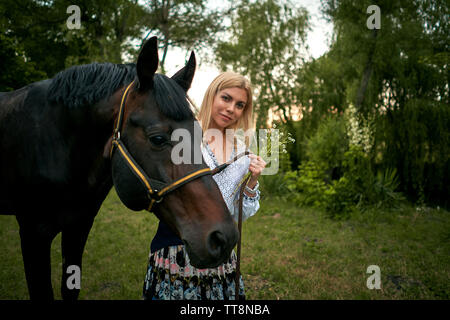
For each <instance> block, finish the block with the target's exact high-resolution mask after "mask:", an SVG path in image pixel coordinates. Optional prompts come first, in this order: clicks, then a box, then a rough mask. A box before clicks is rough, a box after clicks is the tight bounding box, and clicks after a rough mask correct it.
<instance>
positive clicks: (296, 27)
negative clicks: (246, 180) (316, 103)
mask: <svg viewBox="0 0 450 320" xmlns="http://www.w3.org/2000/svg"><path fill="white" fill-rule="evenodd" d="M307 28H308V24H307V13H306V10H305V9H304V8H299V7H296V6H294V5H293V4H292V3H290V2H285V1H284V4H282V2H281V1H278V0H264V1H256V2H254V1H249V0H242V1H241V2H240V3H239V4H238V5H236V10H235V11H233V14H232V15H231V27H230V29H231V30H230V31H229V33H230V37H229V40H226V41H220V42H219V44H218V45H217V47H216V49H215V52H216V55H217V60H218V64H219V65H220V68H221V69H223V70H226V69H229V68H231V69H233V70H234V71H236V72H239V73H241V74H244V75H247V76H248V77H249V78H250V81H251V82H252V84H253V87H254V89H255V96H256V98H257V99H256V102H257V103H256V105H255V111H256V113H257V114H258V118H257V127H262V126H265V122H266V120H267V116H268V111H269V109H274V110H275V111H279V112H280V113H281V115H282V120H283V121H285V122H286V121H287V122H288V123H289V122H290V120H291V112H290V111H291V108H292V107H293V106H295V105H296V104H297V100H296V96H295V95H294V94H293V93H294V90H293V88H294V85H295V81H296V74H297V70H298V69H299V68H300V67H301V65H302V63H303V57H302V55H301V50H302V49H305V46H304V43H305V39H306V31H307ZM288 125H289V124H288Z"/></svg>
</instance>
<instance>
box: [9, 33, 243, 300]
mask: <svg viewBox="0 0 450 320" xmlns="http://www.w3.org/2000/svg"><path fill="white" fill-rule="evenodd" d="M158 63H159V59H158V47H157V38H156V37H153V38H151V39H149V40H147V41H146V42H145V43H144V44H143V45H142V48H141V50H140V52H139V56H138V58H137V62H136V64H112V63H92V64H88V65H81V66H74V67H70V68H68V69H66V70H64V71H61V72H60V73H58V74H56V75H55V76H54V77H53V78H51V79H46V80H42V81H38V82H35V83H32V84H29V85H27V86H25V87H23V88H20V89H18V90H15V91H12V92H3V93H0V214H13V215H15V216H16V219H17V222H18V224H19V234H20V240H21V249H22V257H23V263H24V269H25V275H26V280H27V286H28V292H29V295H30V299H31V300H41V299H42V300H53V299H54V296H53V288H52V284H51V266H50V249H51V243H52V241H53V239H54V238H55V236H56V235H57V234H59V233H60V232H61V248H62V269H63V273H62V282H61V284H62V285H61V296H62V298H63V299H64V300H76V299H78V296H79V291H80V289H79V288H73V286H72V287H71V288H68V286H67V285H65V284H66V283H67V280H68V277H69V276H70V273H68V272H67V270H68V268H69V267H70V266H78V268H79V270H80V272H81V269H82V255H83V251H84V246H85V244H86V240H87V238H88V234H89V232H90V229H91V227H92V225H93V222H94V218H95V216H96V215H97V213H98V211H99V209H100V207H101V205H102V203H103V201H104V200H105V198H106V197H107V195H108V193H109V192H110V190H111V189H112V187H113V186H114V188H115V189H116V191H117V194H118V195H119V197H120V200H121V201H122V202H123V203H124V204H125V206H126V207H128V208H129V209H131V210H134V211H141V210H149V211H150V210H151V212H153V213H154V214H155V215H156V216H157V217H158V218H159V219H160V220H162V221H163V222H165V223H166V224H167V225H169V227H170V228H171V229H172V230H173V231H174V232H175V233H176V234H177V235H178V236H179V237H180V239H182V240H183V242H184V243H185V245H186V249H187V251H188V254H189V256H190V259H191V262H192V265H194V266H195V267H198V268H207V267H208V268H209V267H216V266H218V265H219V264H221V263H223V262H224V261H225V260H226V259H227V258H228V257H229V255H230V254H231V250H232V249H233V247H234V246H235V244H236V242H237V240H238V231H237V228H236V225H235V223H234V221H233V220H232V218H231V215H230V213H229V211H228V209H227V206H226V204H225V202H224V200H223V198H222V194H221V192H220V190H219V188H218V186H217V184H216V183H215V181H214V180H213V178H212V177H211V174H209V173H210V170H209V167H208V166H207V165H206V163H205V162H204V160H203V159H202V160H201V163H198V161H196V162H194V163H193V164H189V163H182V164H177V165H175V164H174V163H173V161H171V150H172V149H173V147H174V145H176V143H175V142H174V141H172V140H171V133H172V132H173V131H174V130H176V129H180V128H183V129H185V130H188V131H189V133H190V134H191V136H192V137H194V131H195V130H198V128H196V126H198V122H197V121H195V116H194V114H193V112H192V110H191V109H190V107H189V104H188V100H187V95H186V92H187V90H188V89H189V88H190V86H191V83H192V79H193V76H194V73H195V68H196V61H195V54H194V52H192V53H191V56H190V58H189V61H188V62H187V63H186V65H185V66H184V67H183V68H182V69H181V70H179V71H178V72H176V73H175V74H174V75H173V76H172V77H167V76H165V75H162V74H159V73H156V71H157V68H158ZM114 128H115V130H113V129H114ZM200 132H201V129H200ZM191 145H192V147H191V153H192V154H191V156H193V155H194V153H195V152H197V154H199V152H201V150H200V144H191ZM200 154H201V153H200ZM136 169H137V170H136ZM142 177H144V179H141V178H142ZM148 177H151V178H148ZM145 180H147V181H145ZM173 181H175V182H173ZM180 181H181V183H180ZM155 184H156V186H157V187H155ZM145 186H146V187H145ZM164 186H166V187H165V191H164V192H162V191H160V190H161V189H159V190H157V189H158V188H162V187H164ZM167 186H169V187H167ZM174 186H175V187H174ZM152 188H153V190H152ZM149 206H152V208H149Z"/></svg>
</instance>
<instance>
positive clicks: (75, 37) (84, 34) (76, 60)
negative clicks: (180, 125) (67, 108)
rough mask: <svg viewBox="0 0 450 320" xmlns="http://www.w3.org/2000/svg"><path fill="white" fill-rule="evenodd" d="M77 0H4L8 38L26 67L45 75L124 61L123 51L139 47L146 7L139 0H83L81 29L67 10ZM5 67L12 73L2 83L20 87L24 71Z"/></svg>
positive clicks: (0, 27) (3, 29) (2, 27)
mask: <svg viewBox="0 0 450 320" xmlns="http://www.w3.org/2000/svg"><path fill="white" fill-rule="evenodd" d="M72 4H73V1H70V0H54V1H33V0H3V1H2V2H0V33H1V34H2V35H3V40H4V39H9V40H10V41H9V45H10V46H12V48H13V49H14V51H15V55H16V56H21V57H23V59H24V61H26V64H27V68H29V67H31V66H32V68H33V69H34V70H36V71H37V72H38V73H37V74H40V78H41V79H44V78H51V77H53V76H54V75H55V74H56V73H57V72H59V71H61V70H64V69H65V68H67V67H69V66H72V65H77V64H83V63H91V62H93V61H98V62H105V61H108V62H113V63H121V62H122V55H123V53H125V52H127V51H129V52H132V53H134V52H136V49H134V48H133V47H131V44H130V43H131V40H133V39H136V38H139V39H140V38H141V30H142V29H143V28H144V24H145V23H146V12H145V10H144V8H143V7H142V6H141V5H140V4H139V3H138V1H137V0H118V1H114V2H112V1H107V0H79V1H77V2H76V5H77V6H79V8H80V11H81V28H80V29H73V30H70V29H69V28H68V27H67V19H68V18H69V14H68V13H67V12H66V11H67V8H68V7H69V6H70V5H72ZM5 50H6V48H5ZM10 57H11V56H10ZM2 62H3V61H2ZM6 72H7V73H8V74H9V75H3V76H2V81H7V83H2V85H3V86H4V87H8V88H14V89H17V87H16V85H19V83H22V81H19V79H16V77H20V73H19V74H14V73H13V68H12V67H8V68H7V70H6ZM6 79H9V80H6ZM29 79H30V80H31V78H29ZM33 80H38V79H35V78H33Z"/></svg>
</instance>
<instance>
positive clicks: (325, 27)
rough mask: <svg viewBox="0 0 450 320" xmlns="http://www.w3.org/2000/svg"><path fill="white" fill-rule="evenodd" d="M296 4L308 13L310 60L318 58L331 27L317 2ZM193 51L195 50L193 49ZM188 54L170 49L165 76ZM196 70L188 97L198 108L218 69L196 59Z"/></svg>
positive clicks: (298, 1)
mask: <svg viewBox="0 0 450 320" xmlns="http://www.w3.org/2000/svg"><path fill="white" fill-rule="evenodd" d="M292 1H295V3H296V4H298V5H300V6H303V7H305V8H306V10H307V11H308V13H309V16H310V19H311V20H310V24H311V29H312V30H311V31H309V33H308V37H307V45H308V47H309V55H310V56H311V57H312V58H318V57H320V56H321V55H323V54H324V53H325V52H326V51H327V50H328V48H329V45H330V41H331V34H332V31H333V26H332V24H331V23H328V22H326V21H325V19H323V18H322V14H321V13H320V1H319V0H292ZM210 3H211V5H215V6H220V5H221V3H222V4H223V1H219V0H213V1H210ZM194 51H195V49H194ZM188 57H189V56H188V52H185V51H183V50H180V49H172V50H171V51H169V52H168V55H167V58H166V65H165V67H166V70H167V74H168V75H169V76H170V75H173V74H175V72H176V71H178V70H179V69H180V68H182V67H183V63H184V61H186V60H187V58H188ZM197 63H198V65H197V70H196V72H195V76H194V80H193V82H192V85H191V89H190V90H189V91H188V95H189V96H190V97H191V99H192V100H193V101H194V103H195V104H196V105H197V106H198V107H200V105H201V102H202V99H203V95H204V93H205V91H206V89H207V87H208V85H209V84H210V83H211V81H212V80H214V78H215V77H216V76H218V75H219V73H220V71H219V69H218V68H217V67H216V66H214V65H208V64H206V63H204V62H202V61H201V60H200V61H199V60H198V59H197Z"/></svg>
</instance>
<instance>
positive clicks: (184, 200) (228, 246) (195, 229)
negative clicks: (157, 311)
mask: <svg viewBox="0 0 450 320" xmlns="http://www.w3.org/2000/svg"><path fill="white" fill-rule="evenodd" d="M158 62H159V60H158V51H157V40H156V37H154V38H151V39H150V40H148V41H147V42H146V43H145V44H144V46H143V48H142V50H141V52H140V54H139V57H138V61H137V64H136V71H137V79H136V80H135V82H134V83H133V84H132V85H131V86H130V88H129V90H128V94H127V95H126V101H125V103H124V108H125V109H124V114H123V118H122V119H121V123H122V125H121V130H120V144H121V146H119V144H117V146H116V148H115V149H116V151H114V152H113V153H112V158H111V161H112V174H113V181H114V186H115V188H116V190H117V193H118V195H119V197H120V199H121V200H122V202H123V203H124V204H125V205H126V206H127V207H128V208H130V209H132V210H136V211H138V210H143V209H148V207H149V205H150V204H152V205H153V207H152V211H153V212H155V214H156V216H157V217H158V218H159V219H161V220H162V221H164V222H165V223H166V224H168V225H169V226H170V227H171V229H172V230H173V231H174V232H175V233H177V234H178V235H179V237H180V238H181V239H182V240H183V241H184V243H185V245H186V249H187V252H188V254H189V258H190V260H191V263H192V265H194V266H195V267H198V268H205V267H215V266H217V265H219V264H221V263H223V262H224V261H225V260H226V259H227V258H229V256H230V253H231V250H232V248H233V247H234V245H235V244H236V242H237V239H238V232H237V228H236V226H235V223H234V222H233V220H232V218H231V215H230V213H229V211H228V209H227V206H226V204H225V202H224V200H223V198H222V194H221V192H220V190H219V188H218V186H217V184H216V183H215V181H214V180H213V178H212V177H211V175H209V174H206V175H202V176H201V177H198V178H196V179H193V180H192V181H189V182H188V183H185V184H182V186H181V187H179V188H177V189H176V190H173V191H171V192H168V193H167V194H165V195H164V196H163V198H162V199H161V201H160V202H159V201H158V203H155V201H152V200H151V198H150V197H149V192H148V191H149V190H148V189H149V188H150V189H152V190H153V191H154V193H158V191H161V188H163V187H164V186H167V185H170V184H171V183H173V182H176V181H180V179H182V178H183V177H186V176H188V175H189V174H190V173H192V172H199V170H202V169H203V170H202V171H203V172H207V171H208V167H207V165H206V163H205V162H204V160H203V158H202V157H201V150H200V143H199V141H200V140H199V139H198V132H200V134H201V129H200V127H199V126H198V123H197V122H196V121H195V117H194V115H193V113H192V111H191V110H190V108H189V104H188V102H187V98H186V91H187V90H188V89H189V87H190V85H191V82H192V78H193V76H194V72H195V64H196V62H195V56H194V54H193V53H192V54H191V57H190V59H189V62H188V63H187V64H186V66H185V67H184V68H183V69H181V70H180V71H178V72H177V73H176V74H175V75H174V76H173V77H172V78H168V77H166V76H164V75H160V74H155V72H156V69H157V67H158ZM176 129H184V132H189V137H190V138H189V139H190V142H191V143H190V145H191V148H188V150H186V149H185V150H183V152H187V151H189V152H190V155H191V159H195V158H197V159H198V155H200V158H201V159H200V161H201V163H200V164H198V163H197V164H195V162H193V164H188V163H183V164H175V163H174V161H172V159H171V155H172V149H173V148H174V146H175V145H176V144H177V142H174V141H172V140H171V136H172V132H173V131H174V130H176ZM195 132H197V136H195ZM117 149H126V150H127V151H126V152H125V153H124V152H123V150H119V151H120V152H118V151H117ZM127 158H128V159H127ZM135 167H137V168H138V170H137V171H136V170H135V169H136V168H135ZM139 172H140V173H139ZM141 175H142V176H144V177H145V178H148V180H149V182H148V184H149V185H148V186H147V185H146V183H144V184H143V183H142V177H141ZM181 181H182V180H181ZM155 189H159V190H155ZM156 199H157V198H156ZM157 200H160V199H157Z"/></svg>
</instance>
